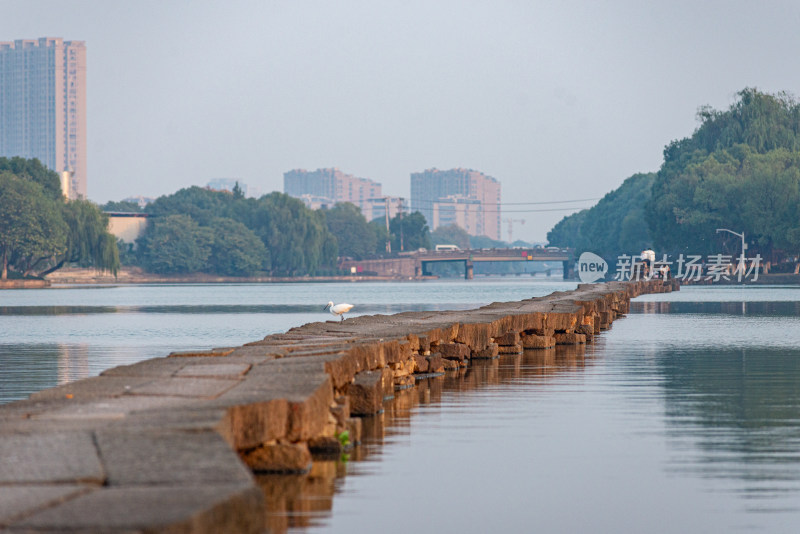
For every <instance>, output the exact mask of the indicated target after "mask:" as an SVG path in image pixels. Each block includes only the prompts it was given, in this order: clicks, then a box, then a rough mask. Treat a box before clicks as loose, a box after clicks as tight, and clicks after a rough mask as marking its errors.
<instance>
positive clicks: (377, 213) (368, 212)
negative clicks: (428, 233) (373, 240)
mask: <svg viewBox="0 0 800 534" xmlns="http://www.w3.org/2000/svg"><path fill="white" fill-rule="evenodd" d="M404 200H405V199H403V198H400V197H378V198H371V199H368V200H367V201H366V202H365V203H364V207H363V208H361V213H362V214H363V215H364V217H365V218H366V219H367V221H374V220H375V219H381V220H384V219H386V211H387V209H388V211H389V218H390V219H394V218H395V217H396V216H397V214H398V213H400V212H405V211H406V206H405V205H404V204H403V202H404Z"/></svg>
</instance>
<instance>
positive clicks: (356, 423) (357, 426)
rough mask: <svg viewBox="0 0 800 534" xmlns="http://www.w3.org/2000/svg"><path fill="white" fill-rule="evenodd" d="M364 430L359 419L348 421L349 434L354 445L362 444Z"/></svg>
mask: <svg viewBox="0 0 800 534" xmlns="http://www.w3.org/2000/svg"><path fill="white" fill-rule="evenodd" d="M362 428H363V427H362V424H361V419H359V418H358V417H351V418H350V419H348V420H347V432H348V433H349V434H350V443H352V444H354V445H355V444H358V443H361V435H362V432H363V431H362Z"/></svg>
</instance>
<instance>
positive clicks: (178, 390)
mask: <svg viewBox="0 0 800 534" xmlns="http://www.w3.org/2000/svg"><path fill="white" fill-rule="evenodd" d="M238 384H239V380H235V379H227V378H156V379H153V380H151V381H150V382H148V383H146V384H141V385H138V386H133V387H131V388H130V390H129V393H130V394H131V395H163V396H166V397H197V398H206V399H213V398H215V397H218V396H220V395H222V394H223V393H225V392H226V391H228V390H229V389H231V388H232V387H234V386H236V385H238Z"/></svg>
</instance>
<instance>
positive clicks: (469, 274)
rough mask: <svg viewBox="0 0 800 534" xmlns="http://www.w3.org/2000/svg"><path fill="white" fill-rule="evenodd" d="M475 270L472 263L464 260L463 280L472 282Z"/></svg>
mask: <svg viewBox="0 0 800 534" xmlns="http://www.w3.org/2000/svg"><path fill="white" fill-rule="evenodd" d="M474 271H475V269H474V266H473V265H472V262H471V261H469V260H464V280H472V279H473V278H475V272H474Z"/></svg>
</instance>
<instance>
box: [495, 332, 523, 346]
mask: <svg viewBox="0 0 800 534" xmlns="http://www.w3.org/2000/svg"><path fill="white" fill-rule="evenodd" d="M494 342H495V343H497V344H498V345H500V346H501V347H502V346H513V345H517V344H518V343H519V332H507V333H505V334H503V335H502V336H499V337H496V338H494Z"/></svg>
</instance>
